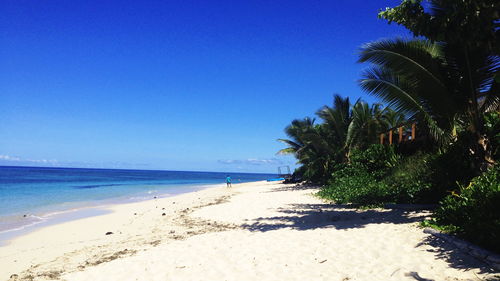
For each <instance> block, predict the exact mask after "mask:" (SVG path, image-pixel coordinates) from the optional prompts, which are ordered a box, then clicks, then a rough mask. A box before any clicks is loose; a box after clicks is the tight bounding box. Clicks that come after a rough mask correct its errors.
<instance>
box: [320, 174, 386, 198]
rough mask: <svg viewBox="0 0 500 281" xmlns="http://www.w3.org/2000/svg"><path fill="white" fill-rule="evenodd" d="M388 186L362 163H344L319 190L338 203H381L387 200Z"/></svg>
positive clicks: (321, 193) (325, 196) (322, 194)
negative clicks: (361, 164) (378, 179)
mask: <svg viewBox="0 0 500 281" xmlns="http://www.w3.org/2000/svg"><path fill="white" fill-rule="evenodd" d="M387 194H388V193H387V187H386V186H385V185H384V184H382V183H380V182H379V181H377V180H376V179H375V177H374V176H373V175H372V174H371V173H369V172H368V171H367V170H366V169H365V168H364V167H362V166H360V165H344V167H343V168H340V169H339V170H338V171H336V172H334V173H333V174H332V180H331V181H330V183H329V184H328V185H327V186H325V187H323V188H322V189H321V191H319V192H318V195H319V196H320V197H323V198H326V199H331V200H334V201H335V202H336V203H338V204H345V203H357V204H362V205H373V204H380V203H381V202H385V201H387V199H388V198H387Z"/></svg>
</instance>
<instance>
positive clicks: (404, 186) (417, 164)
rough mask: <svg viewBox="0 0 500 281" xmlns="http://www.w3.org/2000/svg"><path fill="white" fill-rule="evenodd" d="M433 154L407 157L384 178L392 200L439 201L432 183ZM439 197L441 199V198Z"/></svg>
mask: <svg viewBox="0 0 500 281" xmlns="http://www.w3.org/2000/svg"><path fill="white" fill-rule="evenodd" d="M435 158H436V156H435V155H433V154H423V153H417V154H415V155H412V156H409V157H406V158H404V159H402V161H400V162H399V164H398V165H397V166H395V167H394V168H393V169H392V172H391V174H390V175H388V176H387V177H386V178H384V179H383V182H384V183H385V184H386V185H387V186H388V187H389V190H390V194H391V196H390V197H391V201H393V202H397V203H433V202H434V203H437V201H438V199H436V198H435V195H436V192H435V189H434V188H433V185H432V172H431V171H432V168H431V166H432V164H433V161H434V159H435ZM441 198H442V196H441V197H439V199H441Z"/></svg>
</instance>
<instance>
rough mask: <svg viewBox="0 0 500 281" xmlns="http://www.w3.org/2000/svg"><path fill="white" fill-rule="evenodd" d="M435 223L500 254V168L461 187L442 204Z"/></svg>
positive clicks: (497, 167) (494, 168) (495, 168)
mask: <svg viewBox="0 0 500 281" xmlns="http://www.w3.org/2000/svg"><path fill="white" fill-rule="evenodd" d="M440 205H441V206H440V207H439V208H438V209H437V210H436V212H435V222H436V223H437V224H439V225H441V226H452V227H455V230H454V232H455V233H457V234H458V235H460V236H462V237H464V238H465V239H467V240H470V241H472V242H474V243H477V244H479V245H482V246H484V247H486V248H489V249H491V250H494V251H496V252H500V208H499V206H500V166H498V165H497V166H496V167H493V168H492V169H490V170H489V171H487V172H486V173H484V174H483V175H481V176H478V177H476V178H474V179H473V180H472V181H471V182H470V184H469V185H468V186H460V188H459V190H458V191H453V192H452V193H451V195H448V196H446V197H445V198H444V199H443V200H442V201H441V203H440Z"/></svg>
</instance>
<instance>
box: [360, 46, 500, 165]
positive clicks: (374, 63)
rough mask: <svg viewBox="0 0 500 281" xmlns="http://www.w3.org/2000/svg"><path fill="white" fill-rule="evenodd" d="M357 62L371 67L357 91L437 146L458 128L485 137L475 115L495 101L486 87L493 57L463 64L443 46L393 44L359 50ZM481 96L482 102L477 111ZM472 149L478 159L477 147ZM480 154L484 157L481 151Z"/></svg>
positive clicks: (494, 67) (496, 63)
mask: <svg viewBox="0 0 500 281" xmlns="http://www.w3.org/2000/svg"><path fill="white" fill-rule="evenodd" d="M359 61H360V62H369V63H371V67H370V68H368V69H367V70H366V71H365V72H364V73H363V75H362V78H361V80H360V85H361V87H362V88H363V89H364V90H365V91H367V92H369V93H371V94H372V95H375V96H377V97H379V98H381V99H382V100H383V101H385V102H386V103H387V104H388V106H389V107H391V108H394V109H395V110H396V111H398V112H400V113H402V114H404V115H406V116H408V117H409V118H411V119H414V120H419V121H421V122H423V123H424V124H425V126H426V127H427V128H428V131H429V134H430V136H432V137H433V138H434V139H435V140H436V141H438V143H439V144H440V145H441V146H442V145H444V144H446V143H450V142H451V141H453V139H454V138H456V137H457V130H458V129H459V127H460V125H464V126H465V127H466V128H467V130H469V132H470V133H471V134H472V135H476V136H477V138H476V140H477V141H479V139H480V138H481V137H484V134H483V132H482V125H481V124H482V119H481V118H482V115H481V112H480V110H487V109H491V108H495V105H496V103H497V101H498V97H499V93H498V91H497V92H492V90H495V89H493V87H491V85H492V84H493V80H494V75H495V73H496V71H497V70H498V68H499V65H500V61H499V59H498V57H495V56H488V55H486V54H484V53H478V54H474V55H469V56H468V59H467V60H464V59H463V57H461V56H460V55H459V54H457V52H456V50H453V49H452V48H449V47H448V46H447V45H446V44H445V43H439V42H434V43H432V42H430V41H428V40H418V39H416V40H403V39H393V40H380V41H376V42H372V43H369V44H366V45H364V46H363V47H362V48H361V52H360V58H359ZM471 89H472V90H471ZM480 97H481V98H482V99H483V100H484V102H483V105H482V106H481V107H479V106H478V98H480ZM471 149H474V150H475V153H476V155H479V154H481V153H480V152H481V151H480V150H481V147H478V146H475V147H474V146H473V148H471ZM482 149H483V154H482V155H483V156H485V154H484V152H485V151H484V150H485V149H486V147H485V146H483V147H482ZM483 159H485V160H487V161H490V159H488V158H487V157H483Z"/></svg>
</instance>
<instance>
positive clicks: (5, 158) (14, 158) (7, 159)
mask: <svg viewBox="0 0 500 281" xmlns="http://www.w3.org/2000/svg"><path fill="white" fill-rule="evenodd" d="M0 160H5V161H21V158H19V157H12V156H9V155H0Z"/></svg>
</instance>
